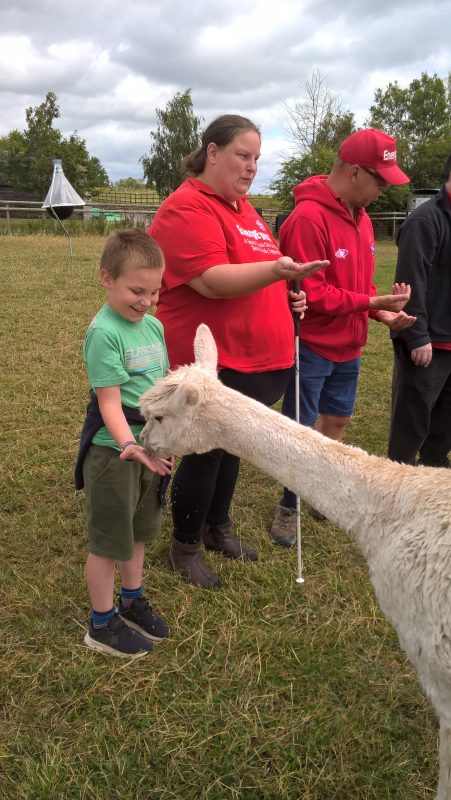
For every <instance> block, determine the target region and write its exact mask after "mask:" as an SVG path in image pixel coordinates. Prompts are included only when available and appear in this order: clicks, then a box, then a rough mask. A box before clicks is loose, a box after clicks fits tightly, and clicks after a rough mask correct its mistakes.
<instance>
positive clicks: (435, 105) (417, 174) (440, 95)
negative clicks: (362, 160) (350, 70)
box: [365, 72, 451, 189]
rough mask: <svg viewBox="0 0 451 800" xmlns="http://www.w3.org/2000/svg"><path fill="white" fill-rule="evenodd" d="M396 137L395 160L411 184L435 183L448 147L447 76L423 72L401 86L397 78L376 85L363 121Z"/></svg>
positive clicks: (450, 112)
mask: <svg viewBox="0 0 451 800" xmlns="http://www.w3.org/2000/svg"><path fill="white" fill-rule="evenodd" d="M365 124H366V125H371V126H373V127H376V128H380V129H381V130H383V131H385V132H386V133H389V134H390V135H391V136H394V137H395V138H396V140H397V150H398V162H399V163H400V165H401V167H402V169H404V170H405V171H406V173H407V174H408V175H409V177H410V179H411V187H412V188H416V189H421V188H425V187H436V186H439V185H440V184H441V182H442V173H443V165H444V163H445V161H446V158H447V156H448V154H449V153H450V151H451V103H450V78H448V82H447V83H446V82H445V81H444V80H443V79H442V78H439V77H437V75H435V74H434V75H432V76H430V75H428V74H427V73H426V72H423V73H422V74H421V77H420V78H416V79H415V80H413V81H411V83H410V84H409V86H408V87H407V88H405V89H402V88H401V87H400V86H399V84H398V82H397V81H395V82H394V83H389V84H388V86H387V88H386V89H377V91H376V92H375V94H374V104H373V105H372V106H371V107H370V117H369V119H368V120H367V121H366V123H365Z"/></svg>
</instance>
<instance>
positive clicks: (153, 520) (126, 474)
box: [83, 444, 161, 561]
mask: <svg viewBox="0 0 451 800" xmlns="http://www.w3.org/2000/svg"><path fill="white" fill-rule="evenodd" d="M83 477H84V481H85V495H86V517H87V530H88V538H89V550H90V552H91V553H93V554H94V555H96V556H102V557H104V558H111V559H114V560H115V561H129V560H130V559H131V558H132V556H133V545H134V542H150V541H152V540H153V539H155V538H156V537H157V536H158V534H159V533H160V528H161V505H160V499H159V496H158V487H159V484H160V475H158V474H157V473H156V472H151V471H150V470H148V469H147V468H146V467H145V466H144V465H143V464H139V463H138V462H137V461H121V460H120V458H119V452H118V451H117V450H114V449H113V448H112V447H101V446H99V445H96V444H92V445H91V446H90V448H89V450H88V452H87V454H86V457H85V460H84V463H83Z"/></svg>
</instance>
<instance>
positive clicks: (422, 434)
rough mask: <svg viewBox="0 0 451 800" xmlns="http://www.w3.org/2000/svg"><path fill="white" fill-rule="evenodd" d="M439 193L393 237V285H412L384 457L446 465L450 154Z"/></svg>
mask: <svg viewBox="0 0 451 800" xmlns="http://www.w3.org/2000/svg"><path fill="white" fill-rule="evenodd" d="M444 181H445V182H444V184H443V185H442V187H441V189H440V191H439V192H438V193H437V194H436V195H435V196H434V197H433V198H432V199H431V200H428V201H427V202H426V203H423V204H422V205H421V206H419V207H418V208H417V209H415V211H413V212H412V214H410V215H409V216H408V217H407V219H406V220H405V222H404V223H403V225H402V226H401V229H400V232H399V236H398V262H397V267H396V278H395V280H397V281H408V282H409V283H410V284H411V285H412V294H411V298H410V300H409V302H408V304H407V306H406V311H407V312H408V313H409V314H413V315H415V316H416V318H417V319H416V322H415V324H414V325H412V327H411V328H408V329H406V330H403V331H396V332H392V339H393V348H394V368H393V381H392V416H391V427H390V434H389V441H388V457H389V458H391V459H392V460H393V461H400V462H403V463H405V464H415V462H416V459H417V454H419V463H421V464H424V465H426V466H429V467H449V459H448V454H449V452H450V450H451V153H450V154H449V156H448V158H447V161H446V164H445V170H444Z"/></svg>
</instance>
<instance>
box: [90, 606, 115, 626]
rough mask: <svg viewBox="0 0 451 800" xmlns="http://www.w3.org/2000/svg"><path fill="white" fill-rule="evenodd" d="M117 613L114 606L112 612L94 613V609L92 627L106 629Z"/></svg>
mask: <svg viewBox="0 0 451 800" xmlns="http://www.w3.org/2000/svg"><path fill="white" fill-rule="evenodd" d="M115 613H116V609H115V608H114V606H113V608H112V609H111V610H110V611H94V609H92V617H91V619H92V627H93V628H104V627H105V625H108V623H109V621H110V619H112V617H114V615H115Z"/></svg>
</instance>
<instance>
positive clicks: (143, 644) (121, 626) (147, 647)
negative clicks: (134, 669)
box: [84, 613, 153, 659]
mask: <svg viewBox="0 0 451 800" xmlns="http://www.w3.org/2000/svg"><path fill="white" fill-rule="evenodd" d="M84 643H85V644H86V645H87V646H88V647H90V648H91V650H97V651H98V652H99V653H105V654H106V655H109V656H117V657H118V658H132V659H133V658H141V657H142V656H146V655H148V654H149V653H150V652H151V651H152V650H153V645H152V642H149V639H148V638H147V637H144V636H141V635H140V634H139V633H137V632H136V631H134V630H132V629H131V628H130V627H129V626H128V625H126V624H125V622H124V621H123V620H122V619H121V617H120V616H119V615H118V614H117V613H116V614H114V616H113V617H112V618H111V619H110V621H109V623H108V624H107V625H104V626H103V628H94V627H93V625H92V622H91V623H90V625H89V630H88V631H87V632H86V634H85V638H84Z"/></svg>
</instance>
